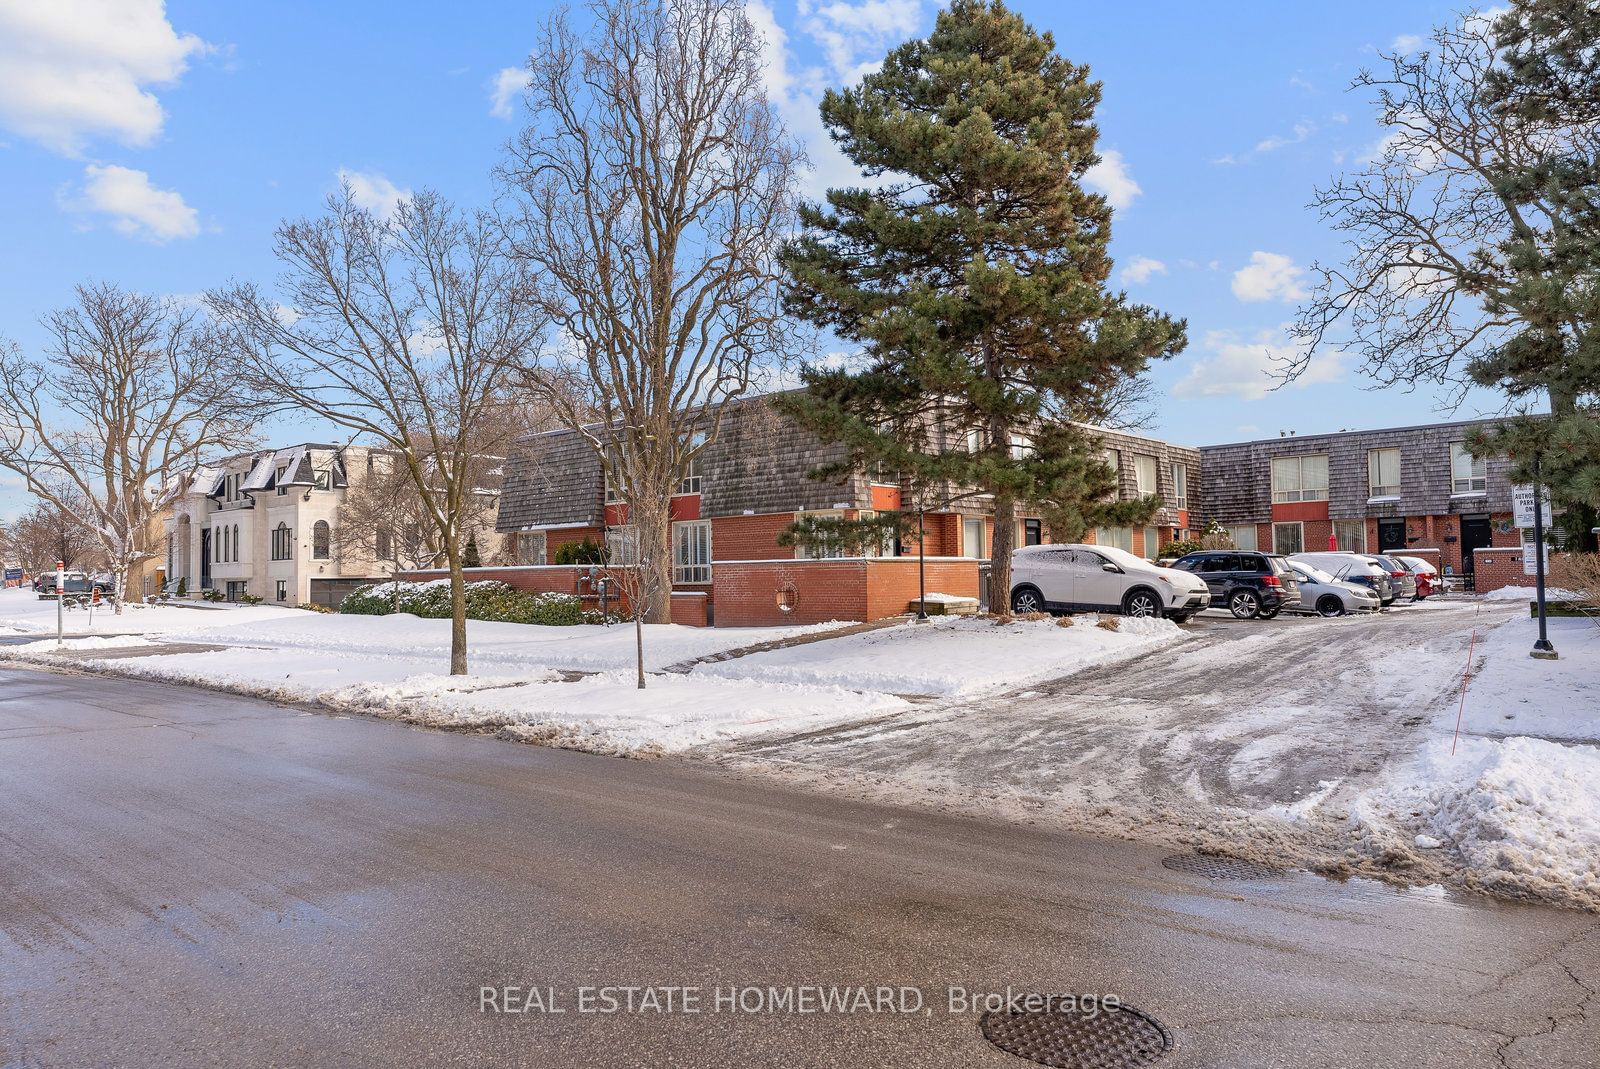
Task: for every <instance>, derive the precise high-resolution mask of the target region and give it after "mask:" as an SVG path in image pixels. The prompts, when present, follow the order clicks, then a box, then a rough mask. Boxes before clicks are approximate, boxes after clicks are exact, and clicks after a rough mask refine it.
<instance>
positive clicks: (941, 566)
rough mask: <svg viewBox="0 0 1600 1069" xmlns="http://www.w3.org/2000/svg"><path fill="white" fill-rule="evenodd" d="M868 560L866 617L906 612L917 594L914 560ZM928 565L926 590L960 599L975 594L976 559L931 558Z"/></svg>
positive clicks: (880, 616)
mask: <svg viewBox="0 0 1600 1069" xmlns="http://www.w3.org/2000/svg"><path fill="white" fill-rule="evenodd" d="M866 563H867V616H866V618H867V619H868V620H881V619H883V618H884V617H885V616H898V615H899V614H900V613H903V612H906V611H907V610H908V609H909V608H910V606H911V602H912V601H913V600H915V599H916V596H917V559H916V558H915V557H894V558H892V559H888V560H869V561H867V562H866ZM927 568H928V580H927V582H928V593H930V594H954V595H956V596H957V597H962V598H975V597H977V596H978V562H977V561H975V560H931V561H929V562H928V564H927Z"/></svg>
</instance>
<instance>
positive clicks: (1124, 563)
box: [1089, 546, 1150, 569]
mask: <svg viewBox="0 0 1600 1069" xmlns="http://www.w3.org/2000/svg"><path fill="white" fill-rule="evenodd" d="M1089 548H1090V549H1092V550H1094V551H1095V552H1096V553H1098V554H1100V555H1101V556H1102V557H1104V558H1105V559H1106V560H1108V561H1110V562H1111V563H1112V564H1115V565H1116V566H1117V567H1119V568H1123V569H1127V568H1148V567H1150V562H1149V561H1147V560H1145V559H1144V558H1143V557H1135V556H1134V555H1133V554H1132V553H1129V552H1128V551H1127V550H1125V549H1118V548H1117V547H1116V546H1090V547H1089Z"/></svg>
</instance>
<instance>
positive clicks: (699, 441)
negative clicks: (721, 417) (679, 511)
mask: <svg viewBox="0 0 1600 1069" xmlns="http://www.w3.org/2000/svg"><path fill="white" fill-rule="evenodd" d="M705 444H706V432H705V431H696V432H695V433H694V434H693V435H691V436H690V438H689V444H688V446H687V447H686V448H687V449H700V448H702V447H704V445H705ZM704 455H705V454H704V453H696V454H695V455H694V456H692V457H690V458H689V460H688V461H687V462H686V463H685V464H684V468H683V478H682V479H681V480H679V482H678V493H680V494H698V493H699V492H700V486H701V464H700V459H701V457H703V456H704Z"/></svg>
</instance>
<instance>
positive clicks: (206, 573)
mask: <svg viewBox="0 0 1600 1069" xmlns="http://www.w3.org/2000/svg"><path fill="white" fill-rule="evenodd" d="M200 589H201V590H210V589H211V528H209V527H207V528H205V529H204V530H203V531H201V532H200Z"/></svg>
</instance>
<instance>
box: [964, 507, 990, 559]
mask: <svg viewBox="0 0 1600 1069" xmlns="http://www.w3.org/2000/svg"><path fill="white" fill-rule="evenodd" d="M984 534H985V531H984V523H983V517H981V516H968V517H966V518H964V519H963V520H962V521H961V555H962V556H964V557H976V558H978V559H979V560H988V559H989V546H988V541H989V540H988V539H987V538H985V537H984Z"/></svg>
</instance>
